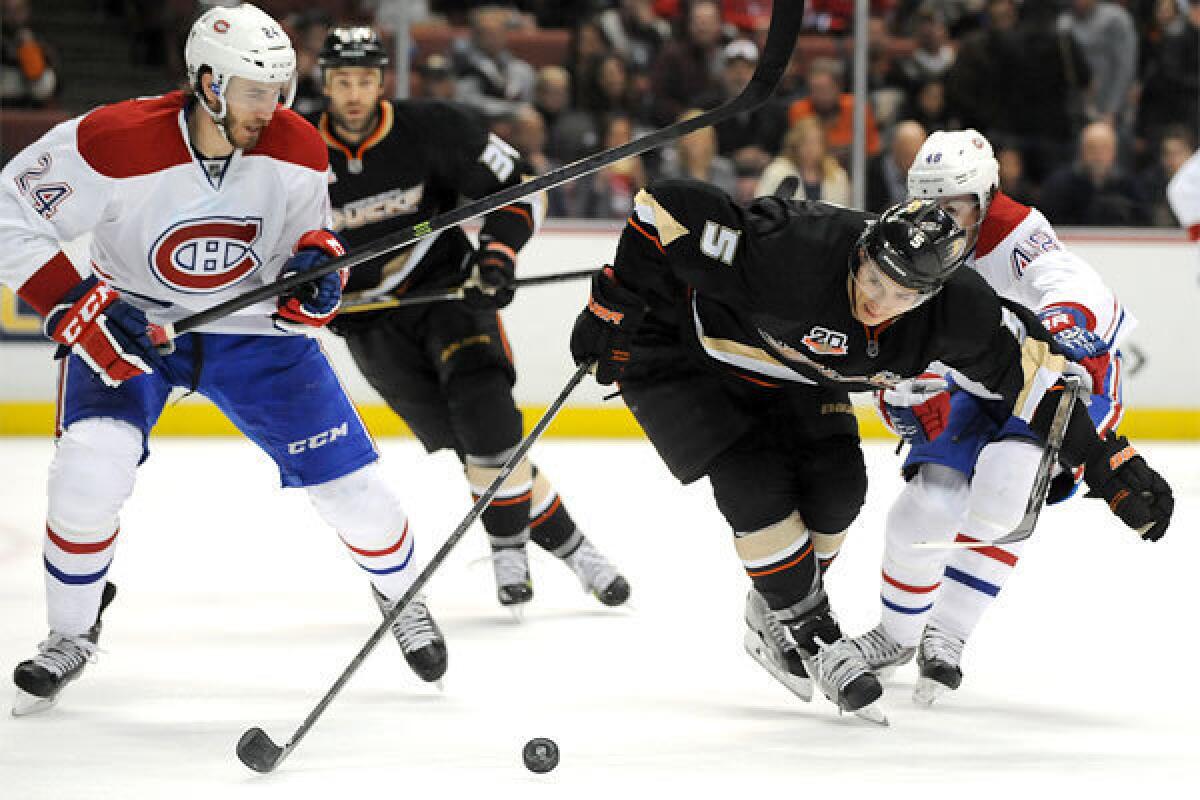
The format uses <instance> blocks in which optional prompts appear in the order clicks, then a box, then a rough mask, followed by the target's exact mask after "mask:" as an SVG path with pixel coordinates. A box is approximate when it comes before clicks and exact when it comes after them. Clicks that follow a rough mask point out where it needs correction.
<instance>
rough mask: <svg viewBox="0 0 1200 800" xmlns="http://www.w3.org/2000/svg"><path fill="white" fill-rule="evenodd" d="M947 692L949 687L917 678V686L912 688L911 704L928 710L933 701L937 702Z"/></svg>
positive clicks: (927, 679)
mask: <svg viewBox="0 0 1200 800" xmlns="http://www.w3.org/2000/svg"><path fill="white" fill-rule="evenodd" d="M949 691H950V687H949V686H946V685H944V684H941V683H938V682H937V681H935V680H930V679H929V678H917V685H916V686H914V687H913V702H914V703H916V704H917V705H919V706H924V707H925V708H929V707H930V706H932V705H933V701H934V700H937V699H938V698H939V697H941V696H942V695H944V694H946V693H947V692H949Z"/></svg>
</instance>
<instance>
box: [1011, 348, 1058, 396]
mask: <svg viewBox="0 0 1200 800" xmlns="http://www.w3.org/2000/svg"><path fill="white" fill-rule="evenodd" d="M1066 366H1067V360H1066V359H1065V358H1063V357H1062V356H1060V355H1057V354H1055V353H1052V352H1050V345H1048V344H1046V343H1045V342H1043V341H1041V340H1039V339H1034V338H1032V337H1028V338H1026V339H1025V341H1024V342H1022V344H1021V372H1022V373H1023V374H1024V376H1025V384H1024V386H1022V387H1021V392H1020V394H1018V395H1017V403H1016V405H1015V406H1014V411H1015V412H1018V413H1019V412H1020V411H1021V409H1023V408H1025V403H1026V401H1028V400H1029V394H1030V392H1031V391H1034V390H1037V389H1041V390H1044V389H1045V386H1044V385H1043V382H1044V381H1045V379H1046V375H1047V373H1051V374H1059V373H1061V372H1062V371H1063V370H1064V369H1066ZM1039 378H1040V380H1039ZM1039 400H1040V399H1039Z"/></svg>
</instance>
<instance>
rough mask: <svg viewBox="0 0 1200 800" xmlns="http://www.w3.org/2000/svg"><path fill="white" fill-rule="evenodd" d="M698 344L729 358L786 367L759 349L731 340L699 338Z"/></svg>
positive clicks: (712, 337) (709, 337) (713, 337)
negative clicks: (734, 357) (740, 358)
mask: <svg viewBox="0 0 1200 800" xmlns="http://www.w3.org/2000/svg"><path fill="white" fill-rule="evenodd" d="M700 343H701V344H703V345H704V349H705V350H711V351H713V352H717V353H726V354H728V355H731V356H740V357H742V358H747V359H750V360H751V361H757V362H759V363H761V364H764V365H767V366H771V367H783V368H785V369H787V368H788V367H787V365H786V364H784V363H783V362H782V361H780V360H779V359H777V358H775V357H774V356H772V355H771V354H770V353H768V352H767V351H766V350H763V349H762V348H761V347H752V346H750V345H748V344H743V343H741V342H738V341H735V340H733V339H718V338H716V337H715V336H701V337H700Z"/></svg>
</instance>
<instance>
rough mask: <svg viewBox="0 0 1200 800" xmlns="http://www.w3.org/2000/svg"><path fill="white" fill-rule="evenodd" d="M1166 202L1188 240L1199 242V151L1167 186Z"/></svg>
mask: <svg viewBox="0 0 1200 800" xmlns="http://www.w3.org/2000/svg"><path fill="white" fill-rule="evenodd" d="M1167 202H1169V203H1170V204H1171V210H1172V211H1174V212H1175V218H1176V219H1178V220H1179V224H1180V225H1182V226H1183V229H1184V230H1185V231H1187V235H1188V238H1189V239H1190V240H1192V241H1193V242H1200V150H1197V151H1196V152H1194V153H1192V155H1191V157H1190V158H1189V159H1188V160H1187V161H1185V162H1183V166H1182V167H1180V168H1179V171H1178V172H1176V173H1175V175H1174V176H1172V178H1171V182H1170V183H1168V184H1167Z"/></svg>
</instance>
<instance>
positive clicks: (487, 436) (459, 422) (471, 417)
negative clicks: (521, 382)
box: [445, 368, 521, 453]
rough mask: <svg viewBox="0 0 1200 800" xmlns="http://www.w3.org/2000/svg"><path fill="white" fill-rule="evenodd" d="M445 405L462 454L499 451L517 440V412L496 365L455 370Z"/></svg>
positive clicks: (507, 382)
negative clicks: (493, 366) (494, 366)
mask: <svg viewBox="0 0 1200 800" xmlns="http://www.w3.org/2000/svg"><path fill="white" fill-rule="evenodd" d="M445 393H446V404H447V406H448V408H449V409H450V420H451V424H452V425H453V426H454V432H455V434H456V435H457V437H458V442H459V445H460V446H461V448H462V452H464V453H500V452H503V451H505V450H508V449H510V448H512V447H513V446H514V445H516V444H517V442H519V441H521V412H520V411H518V410H517V406H516V403H515V402H514V401H513V396H512V383H511V381H510V380H509V378H508V375H507V374H506V373H505V372H504V371H503V370H500V369H498V368H481V369H476V370H460V371H456V372H455V373H454V374H453V375H452V376H451V377H450V379H449V380H447V381H446V385H445Z"/></svg>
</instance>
